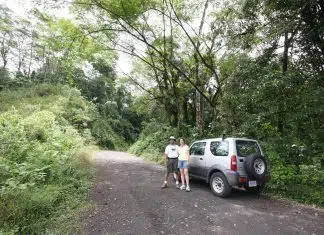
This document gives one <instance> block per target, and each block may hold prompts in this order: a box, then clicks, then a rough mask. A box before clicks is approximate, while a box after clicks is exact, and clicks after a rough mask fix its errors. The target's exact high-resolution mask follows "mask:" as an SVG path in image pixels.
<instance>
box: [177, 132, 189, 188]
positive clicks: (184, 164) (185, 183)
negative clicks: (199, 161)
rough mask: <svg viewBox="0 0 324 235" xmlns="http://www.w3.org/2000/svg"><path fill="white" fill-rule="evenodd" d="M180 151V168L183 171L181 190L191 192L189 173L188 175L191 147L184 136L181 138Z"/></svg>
mask: <svg viewBox="0 0 324 235" xmlns="http://www.w3.org/2000/svg"><path fill="white" fill-rule="evenodd" d="M178 152H179V161H178V168H179V169H180V173H181V182H182V186H181V187H180V190H184V189H185V190H186V191H187V192H190V186H189V175H188V168H189V147H188V145H186V144H185V140H184V139H183V138H181V139H180V146H179V147H178Z"/></svg>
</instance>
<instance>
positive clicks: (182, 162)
mask: <svg viewBox="0 0 324 235" xmlns="http://www.w3.org/2000/svg"><path fill="white" fill-rule="evenodd" d="M178 168H179V169H188V168H189V162H188V161H187V160H179V161H178Z"/></svg>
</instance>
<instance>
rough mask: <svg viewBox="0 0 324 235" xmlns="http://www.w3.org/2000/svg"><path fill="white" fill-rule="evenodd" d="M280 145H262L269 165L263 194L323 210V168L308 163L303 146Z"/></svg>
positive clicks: (308, 159)
mask: <svg viewBox="0 0 324 235" xmlns="http://www.w3.org/2000/svg"><path fill="white" fill-rule="evenodd" d="M281 143H282V144H279V143H278V142H276V144H273V143H272V144H268V145H266V146H265V147H266V148H265V152H266V153H268V159H269V161H270V166H271V180H270V182H269V184H267V186H266V192H267V193H269V194H271V195H279V196H283V197H286V198H291V199H294V200H296V201H299V202H303V203H307V204H315V205H318V206H321V207H324V188H323V185H324V169H323V167H322V166H321V164H320V162H316V161H312V159H311V156H309V155H308V154H309V153H308V154H307V148H306V147H305V146H303V145H301V146H298V145H296V144H291V143H289V142H288V141H281Z"/></svg>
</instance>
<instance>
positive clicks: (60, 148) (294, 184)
mask: <svg viewBox="0 0 324 235" xmlns="http://www.w3.org/2000/svg"><path fill="white" fill-rule="evenodd" d="M30 2H31V5H33V7H32V8H30V9H26V13H25V16H21V15H18V14H15V12H13V10H12V9H10V8H8V7H7V6H6V5H0V40H1V41H0V52H1V53H0V56H1V58H0V59H1V60H0V62H1V64H0V234H1V233H7V234H22V233H25V234H34V233H36V231H37V232H38V233H39V232H41V233H49V234H53V233H58V234H60V233H61V232H62V230H61V229H62V228H63V227H64V226H66V227H67V228H69V229H71V230H70V231H74V230H75V229H77V228H76V224H77V223H76V222H75V221H76V220H77V216H74V215H76V214H79V213H81V212H80V211H82V210H84V209H85V208H86V206H85V205H86V194H87V190H88V188H89V187H90V185H91V182H92V176H93V171H92V166H91V156H90V155H91V154H92V152H93V150H89V147H88V146H92V145H98V146H100V147H101V148H105V149H117V150H124V151H126V150H129V151H130V152H131V153H135V154H137V155H140V156H143V157H144V158H146V159H149V160H152V161H156V162H162V160H163V150H164V148H165V145H166V144H167V139H168V137H169V136H170V135H175V136H177V137H185V138H186V140H187V142H188V144H189V143H190V142H192V141H194V140H197V139H200V138H208V137H219V136H221V135H222V134H224V133H225V134H226V136H235V137H249V138H254V139H258V140H259V141H260V143H261V144H262V147H263V148H264V151H265V152H266V155H267V156H266V157H267V159H268V161H269V164H270V167H271V181H270V183H269V184H268V185H267V188H266V191H265V192H266V193H268V194H271V195H277V196H282V197H286V198H292V199H294V200H297V201H300V202H305V203H308V204H315V205H318V206H321V207H323V206H324V123H323V119H324V96H323V93H324V3H323V1H320V0H294V1H287V0H269V1H261V0H235V1H227V0H221V1H216V0H199V1H191V0H190V1H183V0H145V1H144V0H103V1H95V0H73V1H69V2H66V1H63V0H42V1H30ZM34 3H35V4H34ZM61 10H68V14H67V15H66V16H63V17H62V16H58V13H57V12H60V11H61ZM125 57H127V58H128V59H125ZM70 218H73V220H70ZM63 225H64V226H63Z"/></svg>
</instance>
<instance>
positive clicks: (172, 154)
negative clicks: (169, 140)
mask: <svg viewBox="0 0 324 235" xmlns="http://www.w3.org/2000/svg"><path fill="white" fill-rule="evenodd" d="M164 153H165V154H167V155H168V158H177V157H178V156H179V153H178V145H176V144H174V145H171V144H169V145H168V146H166V148H165V152H164Z"/></svg>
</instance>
